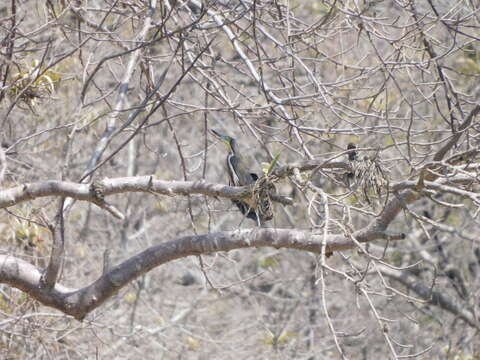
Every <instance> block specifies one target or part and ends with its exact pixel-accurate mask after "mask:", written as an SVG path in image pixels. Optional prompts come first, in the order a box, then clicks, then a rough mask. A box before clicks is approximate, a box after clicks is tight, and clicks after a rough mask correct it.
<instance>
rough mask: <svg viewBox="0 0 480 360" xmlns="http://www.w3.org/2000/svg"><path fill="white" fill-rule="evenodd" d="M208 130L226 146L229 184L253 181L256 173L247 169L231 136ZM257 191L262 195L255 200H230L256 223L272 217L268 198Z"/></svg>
mask: <svg viewBox="0 0 480 360" xmlns="http://www.w3.org/2000/svg"><path fill="white" fill-rule="evenodd" d="M210 132H211V133H212V135H214V136H215V137H216V138H218V139H220V140H221V141H222V142H223V143H224V144H225V145H226V147H227V150H228V154H227V171H228V176H229V178H230V185H233V186H246V185H250V184H253V183H255V182H256V181H257V180H258V175H257V174H255V173H253V172H250V170H249V169H248V167H247V165H246V164H245V159H244V157H243V156H242V155H241V154H240V151H239V148H238V145H237V141H236V140H235V139H234V138H232V137H231V136H228V135H222V134H220V133H219V132H218V131H215V130H213V129H211V130H210ZM259 193H260V194H262V196H261V197H260V198H259V199H257V200H255V197H254V196H252V197H251V198H250V199H246V200H237V199H234V200H232V202H233V203H234V204H235V205H236V206H237V207H238V209H239V210H240V212H241V213H242V214H243V215H245V216H246V217H247V218H249V219H252V220H254V221H255V222H256V223H258V224H260V223H261V222H264V221H268V220H271V219H272V218H273V213H272V210H271V206H270V200H269V199H268V198H265V196H264V195H265V194H264V192H262V191H260V192H259Z"/></svg>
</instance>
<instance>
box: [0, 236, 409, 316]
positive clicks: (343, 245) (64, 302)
mask: <svg viewBox="0 0 480 360" xmlns="http://www.w3.org/2000/svg"><path fill="white" fill-rule="evenodd" d="M353 236H354V237H355V239H356V241H359V242H367V241H372V240H375V239H381V238H388V239H390V240H399V239H403V238H404V236H403V235H399V236H391V235H387V234H384V233H381V232H377V231H374V230H370V231H365V230H363V231H358V232H356V233H354V234H353ZM323 239H324V236H323V234H314V233H312V232H311V231H305V230H292V229H261V228H260V229H244V230H235V231H228V232H218V233H210V234H205V235H195V236H185V237H182V238H179V239H175V240H171V241H167V242H163V243H161V244H159V245H156V246H152V247H150V248H148V249H146V250H145V251H143V252H141V253H139V254H138V255H135V256H133V257H131V258H129V259H127V260H126V261H124V262H123V263H121V264H119V265H117V266H116V267H114V268H112V269H110V270H109V271H108V272H106V273H105V274H103V275H102V276H100V278H98V279H97V280H96V281H94V282H93V283H92V284H90V285H88V286H86V287H84V288H81V289H69V288H66V287H64V286H62V285H60V284H58V283H56V284H55V286H54V287H53V288H47V287H42V286H40V285H41V277H42V273H41V271H40V270H39V269H37V268H36V267H35V266H33V265H31V264H29V263H28V262H26V261H24V260H21V259H19V258H16V257H13V256H10V255H0V283H6V284H9V285H11V286H13V287H16V288H18V289H20V290H22V291H24V292H26V293H28V294H29V295H30V296H32V297H33V298H35V299H37V300H38V301H40V302H41V303H43V304H44V305H47V306H51V307H53V308H56V309H58V310H60V311H62V312H64V313H66V314H69V315H72V316H73V317H75V318H76V319H78V320H82V319H83V318H84V317H85V316H86V315H87V314H88V313H89V312H90V311H92V310H94V309H95V308H97V307H99V306H100V305H102V304H103V303H104V302H105V301H106V300H107V299H109V298H110V297H112V296H113V295H114V294H115V293H116V292H117V291H118V290H120V289H121V288H122V287H124V286H125V285H127V284H128V283H129V282H130V281H132V280H133V279H135V278H137V277H139V276H141V275H142V274H144V273H146V272H148V271H150V270H152V269H153V268H155V267H157V266H160V265H162V264H165V263H167V262H169V261H172V260H175V259H179V258H183V257H187V256H192V255H201V254H209V253H213V252H219V251H230V250H233V249H241V248H248V247H265V246H267V247H274V248H277V249H280V248H290V249H296V250H303V251H310V252H313V253H317V254H320V253H321V251H322V243H323ZM326 240H327V244H326V251H327V252H334V251H340V250H346V249H351V248H354V247H355V246H356V243H355V242H354V241H353V240H351V239H350V238H347V237H345V236H343V235H327V237H326Z"/></svg>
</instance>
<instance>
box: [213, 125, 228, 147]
mask: <svg viewBox="0 0 480 360" xmlns="http://www.w3.org/2000/svg"><path fill="white" fill-rule="evenodd" d="M209 131H210V133H211V134H212V135H213V136H215V137H216V138H217V139H220V140H221V141H222V142H223V143H225V145H227V146H228V147H230V141H229V139H228V136H225V135H222V134H220V133H219V132H218V131H216V130H213V129H210V130H209Z"/></svg>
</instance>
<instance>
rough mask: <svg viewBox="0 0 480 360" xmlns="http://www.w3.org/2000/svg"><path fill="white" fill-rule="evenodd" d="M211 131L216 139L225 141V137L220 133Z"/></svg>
mask: <svg viewBox="0 0 480 360" xmlns="http://www.w3.org/2000/svg"><path fill="white" fill-rule="evenodd" d="M209 131H210V133H211V134H212V135H213V136H215V137H216V138H219V139H220V140H225V135H222V134H220V133H219V132H218V131H216V130H213V129H209Z"/></svg>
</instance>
